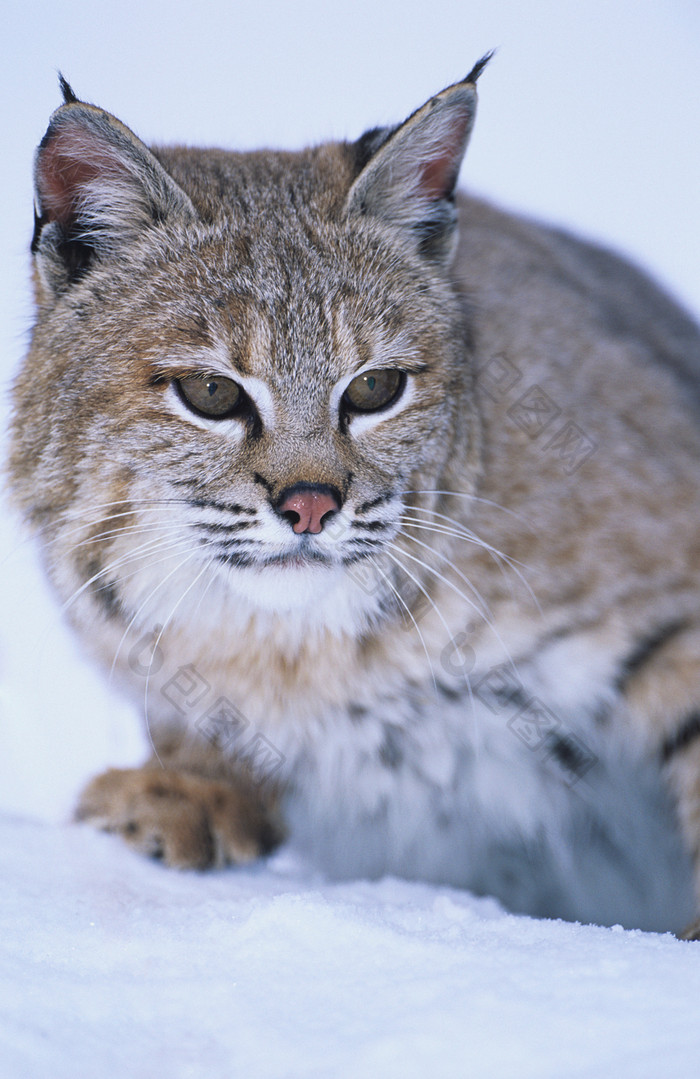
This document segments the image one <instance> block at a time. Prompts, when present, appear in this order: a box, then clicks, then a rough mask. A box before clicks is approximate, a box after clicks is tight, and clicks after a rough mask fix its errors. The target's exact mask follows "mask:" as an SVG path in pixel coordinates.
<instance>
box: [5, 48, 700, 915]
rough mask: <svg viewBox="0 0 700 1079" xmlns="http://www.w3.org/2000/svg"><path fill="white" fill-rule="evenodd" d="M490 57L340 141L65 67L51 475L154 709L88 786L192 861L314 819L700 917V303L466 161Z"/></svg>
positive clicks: (375, 860)
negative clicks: (158, 136)
mask: <svg viewBox="0 0 700 1079" xmlns="http://www.w3.org/2000/svg"><path fill="white" fill-rule="evenodd" d="M487 59H488V57H485V58H484V59H483V60H482V61H480V62H479V63H478V64H477V65H476V66H475V67H474V69H473V70H472V71H471V73H470V74H469V75H468V76H467V78H466V79H464V80H463V81H461V82H458V83H456V84H455V85H452V86H450V87H449V88H448V89H446V90H444V91H443V92H442V93H440V94H438V95H437V96H436V97H434V98H432V99H431V100H430V101H428V102H427V104H425V105H424V106H423V107H422V108H419V109H418V110H417V111H416V112H414V113H413V114H412V115H411V116H410V117H409V118H408V119H407V120H406V121H405V122H404V123H401V124H399V125H397V126H396V127H391V128H382V129H380V128H377V129H373V130H371V131H368V132H367V133H366V134H364V135H363V136H362V137H361V138H360V139H359V140H357V141H356V142H337V143H329V144H326V145H321V146H319V147H317V148H313V149H307V150H304V151H302V152H300V153H288V152H284V153H282V152H271V151H263V152H256V153H240V154H239V153H233V152H228V151H222V150H214V149H209V150H201V149H191V148H185V147H153V148H150V149H149V148H147V147H146V146H145V145H144V144H143V143H142V142H140V141H139V140H138V138H137V137H136V136H135V135H134V134H132V132H131V131H130V130H129V129H128V128H126V127H125V126H124V125H123V124H122V123H120V122H119V121H118V120H116V119H115V118H114V117H113V116H111V115H109V114H108V113H106V112H104V111H103V110H102V109H99V108H97V107H94V106H92V105H88V104H85V103H84V102H82V101H80V100H78V98H77V97H76V96H75V94H74V93H73V91H72V90H71V88H70V86H69V85H68V84H67V83H66V82H65V81H64V80H62V89H63V95H64V104H63V105H62V106H61V107H60V108H59V109H58V110H57V111H56V112H55V113H54V115H53V116H52V118H51V121H50V124H49V128H48V130H47V132H46V134H45V136H44V138H43V140H42V142H41V144H40V146H39V149H38V151H37V157H36V170H35V190H36V228H35V234H34V240H33V244H32V250H33V254H34V262H35V290H36V303H37V319H36V325H35V328H34V331H33V337H32V341H31V347H30V350H29V354H28V356H27V359H26V361H25V363H24V366H23V368H22V369H21V371H20V372H19V375H18V377H17V380H16V384H15V387H14V409H15V411H14V421H13V441H12V448H11V457H10V477H11V485H12V489H13V492H14V497H15V500H16V502H17V504H18V505H19V507H20V508H21V511H22V513H23V514H24V517H25V518H26V520H27V521H28V522H29V524H30V525H31V527H32V528H33V530H34V531H35V532H36V535H37V536H38V538H39V541H40V546H41V549H42V552H43V559H44V562H45V565H46V569H47V571H48V574H49V576H50V578H51V581H52V582H53V585H54V587H55V590H56V592H57V594H58V596H59V597H60V599H61V600H62V601H63V603H64V604H65V608H66V611H67V614H68V616H69V618H70V620H71V622H72V624H73V626H74V627H75V629H76V631H77V632H78V634H80V636H81V637H82V640H83V642H84V645H85V647H86V648H87V649H88V650H89V651H90V652H91V653H92V654H94V656H95V657H96V659H97V661H98V662H99V663H101V664H102V666H103V667H104V668H105V670H106V671H107V672H109V675H110V677H111V678H112V679H113V680H114V681H115V682H116V683H117V684H119V685H120V686H121V687H122V688H123V689H124V690H125V691H126V692H128V693H130V694H131V695H132V697H133V698H134V699H136V700H137V701H139V702H141V703H142V705H143V706H144V708H145V715H146V721H147V725H148V731H149V735H150V738H151V740H152V744H153V757H152V759H151V760H150V761H149V762H147V763H146V764H145V765H144V767H143V768H140V769H130V770H111V771H108V772H107V773H106V774H104V775H102V776H99V777H98V778H96V779H95V780H93V781H92V782H91V783H90V784H89V785H88V787H87V789H86V790H85V791H84V793H83V794H82V797H81V799H80V803H79V806H78V809H77V817H78V819H80V820H85V821H89V822H92V823H93V824H96V825H98V826H99V827H102V828H105V829H107V830H109V831H113V832H117V833H120V834H121V835H122V836H123V837H124V838H125V839H126V841H127V842H128V843H130V844H131V845H132V846H133V847H135V848H136V849H138V850H140V851H142V852H144V853H145V854H147V855H150V856H152V857H155V858H160V859H162V860H163V861H164V862H166V863H167V864H169V865H173V866H177V867H183V868H186V867H192V868H198V869H203V868H206V867H208V866H219V865H224V864H227V863H239V862H245V861H247V860H250V859H252V858H255V857H257V856H259V855H261V854H264V853H266V852H269V851H270V850H272V849H273V848H274V847H275V845H276V844H278V843H279V842H280V841H281V840H282V839H283V838H284V837H285V836H289V838H290V842H292V843H293V844H296V846H297V848H298V849H299V850H300V851H301V852H302V853H303V854H304V856H308V857H311V858H313V859H314V861H315V863H316V864H317V865H318V866H320V867H321V868H322V869H323V870H324V871H325V872H326V873H327V874H328V875H330V876H332V877H336V878H341V877H352V876H369V877H376V876H378V875H382V874H398V875H401V876H404V877H407V878H414V879H422V880H428V881H435V882H442V883H444V884H448V885H455V886H459V887H466V888H469V889H472V890H473V891H475V892H478V893H481V894H491V895H494V896H497V897H499V898H500V899H501V900H502V901H503V902H504V903H505V904H506V905H507V906H508V907H509V908H510V909H512V910H514V911H522V912H528V913H530V914H533V915H537V916H559V917H563V918H568V919H581V920H587V921H597V922H599V923H602V924H612V923H614V922H622V923H623V924H624V925H627V926H639V927H643V928H658V929H668V928H671V929H674V930H680V929H681V928H682V927H683V925H684V924H686V922H688V921H690V920H692V918H694V917H696V916H697V907H696V902H695V900H694V899H693V878H694V882H695V886H696V888H698V886H700V870H699V869H698V866H699V865H700V737H699V736H700V539H699V538H698V520H700V424H699V423H698V408H699V407H700V333H699V331H698V328H697V327H696V326H695V325H694V324H693V322H692V321H691V319H690V318H689V317H688V316H687V315H686V314H684V313H683V311H681V310H679V308H678V307H677V306H676V305H675V303H674V302H673V301H671V300H670V299H669V298H668V297H667V296H666V295H664V293H663V292H662V291H660V290H659V288H658V287H657V286H655V285H654V284H652V283H651V282H650V281H649V280H648V279H647V278H646V277H645V276H643V275H642V274H641V273H640V272H639V271H637V270H636V269H634V268H633V267H631V266H630V265H628V264H627V263H626V262H624V261H622V260H620V259H619V258H617V257H616V256H615V255H613V254H610V253H609V252H607V251H606V250H603V249H601V248H599V247H596V246H593V245H591V244H588V243H585V242H582V241H581V240H578V239H575V238H573V237H572V236H570V235H568V234H566V233H564V232H562V231H558V230H553V229H550V228H546V227H542V226H539V225H536V224H533V223H530V222H528V221H525V220H523V219H521V218H519V217H514V216H512V215H510V214H507V213H504V212H502V211H500V210H498V209H495V208H493V207H492V206H491V205H489V204H487V203H486V202H483V201H480V200H478V199H476V198H472V197H469V196H466V195H462V194H456V193H455V187H456V181H457V176H458V172H459V168H460V164H461V160H462V156H463V153H464V150H465V147H466V144H467V141H468V138H469V135H470V132H471V129H472V125H473V121H474V116H475V108H476V82H477V78H478V77H479V75H480V74H481V72H482V69H483V67H484V65H485V63H486V61H487ZM693 865H694V866H695V869H693ZM692 932H693V930H690V931H689V933H690V934H692Z"/></svg>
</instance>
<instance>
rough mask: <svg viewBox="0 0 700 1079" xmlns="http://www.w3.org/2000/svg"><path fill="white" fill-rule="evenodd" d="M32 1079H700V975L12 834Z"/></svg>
mask: <svg viewBox="0 0 700 1079" xmlns="http://www.w3.org/2000/svg"><path fill="white" fill-rule="evenodd" d="M0 846H1V848H2V851H3V854H2V861H3V864H2V873H3V881H4V889H3V897H2V907H1V911H2V913H1V914H0V918H1V919H2V922H1V931H2V938H3V941H4V947H3V953H4V954H3V956H2V959H1V960H0V962H1V964H2V967H1V971H2V974H1V982H0V984H2V986H3V988H2V989H1V990H0V992H1V993H2V999H1V1000H0V1015H1V1018H0V1045H2V1046H3V1049H2V1050H1V1052H2V1055H3V1057H4V1061H3V1067H4V1071H3V1075H6V1076H8V1077H9V1076H13V1077H15V1079H24V1077H26V1079H34V1077H38V1076H49V1075H50V1076H51V1077H52V1079H75V1077H76V1076H82V1075H85V1076H88V1075H90V1076H109V1077H111V1079H121V1077H125V1079H126V1077H127V1076H128V1077H130V1079H132V1077H133V1079H151V1077H155V1076H168V1077H169V1079H176V1077H178V1079H179V1077H182V1079H185V1077H187V1079H195V1077H197V1079H199V1077H202V1079H204V1077H207V1079H212V1077H218V1076H222V1077H223V1076H238V1075H240V1076H255V1077H256V1079H266V1077H270V1079H273V1077H274V1079H277V1077H280V1076H289V1077H292V1076H294V1077H299V1079H311V1077H315V1076H318V1077H328V1076H334V1077H341V1076H342V1077H348V1079H351V1077H353V1079H354V1077H357V1076H368V1077H369V1076H382V1077H385V1079H387V1077H392V1076H395V1077H397V1079H398V1077H401V1079H412V1077H414V1076H415V1077H417V1079H418V1077H423V1076H427V1075H432V1074H436V1075H439V1076H441V1077H443V1079H447V1077H452V1076H454V1077H455V1079H457V1077H459V1079H464V1077H466V1076H478V1077H488V1079H501V1077H503V1079H506V1077H514V1076H518V1077H519V1079H528V1077H532V1079H546V1077H551V1079H561V1077H562V1076H567V1077H574V1076H587V1077H590V1076H600V1077H601V1079H603V1077H604V1079H608V1077H610V1076H613V1075H619V1076H630V1077H631V1076H634V1077H635V1079H645V1077H648V1079H659V1076H662V1075H663V1076H665V1077H669V1076H688V1077H690V1076H691V1075H694V1074H697V1073H696V1071H695V1070H694V1068H693V1066H692V1062H693V1061H695V1062H697V1061H698V1060H699V1059H700V1024H698V1022H697V1000H698V999H699V998H700V958H699V957H698V949H697V948H696V947H695V945H693V944H688V943H684V942H681V941H677V940H676V939H675V938H673V937H671V936H660V935H655V934H645V933H641V932H636V931H625V930H616V929H612V930H610V929H599V928H597V927H594V926H580V925H571V924H567V923H564V922H538V921H535V920H533V919H527V918H519V917H515V916H513V915H508V914H505V913H503V912H502V911H501V910H499V908H498V907H497V905H496V904H495V903H494V902H493V901H491V900H479V899H475V898H473V897H471V896H469V895H466V894H464V893H459V892H456V891H452V890H450V889H446V888H434V887H428V886H424V885H419V884H407V883H404V882H400V881H396V880H385V881H382V882H379V883H362V882H357V883H351V884H345V885H328V884H324V883H323V882H321V881H318V880H315V879H314V876H313V874H312V873H311V872H310V871H309V870H308V869H304V867H301V866H299V865H296V864H294V862H293V861H291V859H290V858H289V856H288V855H285V854H284V853H282V854H280V855H278V856H277V857H276V858H274V859H272V861H271V862H270V864H269V865H268V866H267V867H258V868H255V869H249V870H237V871H233V870H232V871H228V872H224V873H219V874H216V875H210V876H199V875H197V874H189V873H169V872H167V871H166V870H163V869H161V868H160V867H158V866H156V865H151V864H148V863H145V862H140V861H138V860H137V859H135V858H134V857H133V855H131V854H130V853H129V852H128V851H127V850H126V849H124V848H122V847H121V846H120V845H119V844H118V843H117V841H116V840H115V839H113V838H112V837H107V836H101V835H97V834H93V833H91V832H89V831H87V830H84V829H78V828H75V829H67V828H58V827H48V826H39V825H36V824H28V823H24V824H22V823H20V822H11V821H8V822H5V823H3V824H2V825H0Z"/></svg>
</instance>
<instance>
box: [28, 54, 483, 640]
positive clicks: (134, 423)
mask: <svg viewBox="0 0 700 1079" xmlns="http://www.w3.org/2000/svg"><path fill="white" fill-rule="evenodd" d="M481 66H483V65H477V67H476V68H475V69H474V71H473V72H472V73H471V74H470V76H468V77H467V79H466V80H465V81H464V82H461V83H458V84H456V85H454V86H451V87H450V88H448V89H447V90H445V91H444V92H443V93H441V94H439V95H438V96H437V97H435V98H433V99H432V100H431V101H429V102H428V103H427V104H426V105H425V106H423V107H422V108H421V109H419V110H418V111H417V112H416V113H414V114H413V115H412V116H411V117H410V118H409V119H408V120H407V121H406V122H405V123H403V124H401V125H400V126H398V127H396V128H393V129H381V130H379V129H378V130H375V131H371V132H368V133H367V134H366V135H365V136H363V137H362V138H361V139H360V140H359V141H358V142H356V143H339V144H330V145H326V146H321V147H320V148H317V149H313V150H308V151H304V152H302V153H299V154H290V153H271V152H262V153H250V154H234V153H227V152H223V151H216V150H190V149H183V148H172V149H158V148H156V149H153V150H149V149H148V148H147V147H146V146H145V145H143V143H141V142H140V141H139V140H138V139H137V138H136V137H135V136H134V135H133V134H132V133H131V132H130V131H129V130H128V129H127V128H126V127H124V126H123V125H122V124H121V123H120V122H119V121H118V120H116V119H115V118H114V117H112V116H110V115H109V114H107V113H105V112H104V111H102V110H101V109H98V108H95V107H94V106H91V105H87V104H84V103H83V102H80V101H78V100H77V99H76V98H75V97H74V95H73V94H72V91H70V88H69V87H67V85H66V84H64V96H65V99H66V100H65V104H64V105H63V106H62V107H61V108H60V109H58V110H57V112H56V113H55V114H54V116H53V117H52V119H51V122H50V125H49V128H48V131H47V132H46V135H45V136H44V139H43V141H42V143H41V145H40V147H39V150H38V152H37V159H36V204H37V211H36V215H37V216H36V231H35V237H34V243H33V251H34V256H35V263H36V292H37V304H38V319H37V324H36V327H35V330H34V334H33V340H32V346H31V350H30V353H29V356H28V359H27V361H26V364H25V366H24V369H23V370H22V372H21V373H20V375H19V377H18V379H17V383H16V388H15V404H16V411H15V421H14V444H13V453H12V462H11V471H12V476H13V482H14V487H15V491H16V493H17V495H18V497H19V499H20V501H21V503H22V505H23V507H24V510H25V513H26V514H27V515H28V516H29V517H30V518H31V519H32V520H33V522H34V523H35V525H36V526H37V527H39V528H40V529H41V530H42V537H43V541H44V544H45V549H46V552H47V561H48V564H49V567H50V570H51V573H52V576H53V579H54V581H55V582H56V583H57V585H58V587H59V590H60V591H61V593H62V594H63V595H64V596H65V597H71V596H75V595H76V593H77V594H78V601H77V602H78V604H82V606H83V609H84V611H85V615H86V616H87V615H88V611H89V612H91V617H93V618H94V617H95V616H96V615H97V614H101V615H102V616H108V617H111V618H119V617H121V618H122V619H123V620H132V621H133V622H134V623H135V624H136V625H138V624H140V623H143V624H147V623H152V621H153V620H154V619H158V620H159V621H160V622H161V623H162V622H163V621H164V620H165V619H168V618H173V619H176V618H178V617H179V616H180V614H183V615H184V614H186V613H188V616H190V617H191V614H192V610H193V605H195V604H201V603H202V602H203V597H204V594H205V593H206V594H207V595H208V596H209V597H212V596H214V595H217V596H220V595H222V594H224V595H227V596H231V597H233V599H234V602H235V603H236V604H238V605H239V606H240V607H241V608H243V609H247V608H252V609H255V608H264V609H267V610H268V611H280V612H289V611H290V610H296V611H306V612H308V613H309V616H310V617H313V618H317V619H318V618H320V619H321V621H322V622H323V623H324V624H328V625H334V624H336V623H337V624H341V623H344V624H347V618H348V617H349V616H351V617H352V618H354V619H355V621H356V624H361V623H362V622H363V620H364V623H365V624H366V623H367V621H368V620H369V621H371V620H372V619H375V618H377V617H381V616H382V615H383V614H386V613H387V612H389V611H394V612H395V611H396V610H397V609H400V606H401V605H404V606H405V605H406V604H407V603H410V602H411V600H410V597H409V598H407V596H409V593H411V590H412V589H413V590H414V591H415V590H419V589H421V588H422V585H421V580H422V576H423V575H422V570H421V567H420V564H419V562H416V563H415V565H414V564H413V563H412V562H411V561H409V558H408V557H407V556H406V555H405V553H404V551H403V547H402V530H405V528H406V527H410V517H411V516H413V517H414V520H420V517H419V516H418V515H419V514H421V513H425V512H427V511H428V510H430V509H434V508H435V507H436V505H437V504H438V502H439V500H440V498H441V497H442V495H441V494H440V493H439V492H441V491H442V490H443V488H445V486H446V485H447V484H448V479H447V477H448V475H450V474H452V472H454V471H455V470H456V471H457V473H459V472H461V476H460V479H459V486H460V488H461V489H462V490H465V489H466V490H469V489H473V483H474V474H475V462H476V447H477V443H478V430H477V422H476V417H475V414H474V407H473V401H472V396H471V381H470V374H469V370H468V356H467V338H468V334H467V326H466V319H465V312H464V303H463V301H462V300H461V299H460V298H459V297H458V295H457V293H456V290H455V289H454V287H453V285H452V283H451V281H450V276H449V264H450V259H451V255H452V252H453V249H454V244H455V239H456V211H455V206H454V200H453V196H454V189H455V184H456V180H457V174H458V171H459V165H460V162H461V158H462V155H463V153H464V149H465V146H466V143H467V140H468V137H469V133H470V130H471V127H472V123H473V118H474V111H475V103H476V90H475V83H476V78H477V76H478V74H479V73H480V71H481ZM401 567H403V568H401ZM407 581H413V585H410V586H409V587H408V589H406V587H405V586H406V582H407ZM178 612H180V614H179V613H178Z"/></svg>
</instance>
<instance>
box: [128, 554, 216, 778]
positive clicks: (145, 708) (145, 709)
mask: <svg viewBox="0 0 700 1079" xmlns="http://www.w3.org/2000/svg"><path fill="white" fill-rule="evenodd" d="M212 563H213V558H210V559H209V561H208V562H205V564H204V565H203V566H202V568H201V570H200V571H199V573H198V574H197V576H196V577H195V578H194V580H193V581H190V583H189V585H188V586H187V588H186V589H185V591H184V592H183V593H182V595H181V596H180V598H179V600H178V601H177V603H176V604H175V606H174V607H173V608H172V610H171V611H170V614H169V615H168V617H167V618H166V619H165V621H164V622H163V624H162V626H161V627H160V631H159V633H158V636H157V637H156V640H155V643H154V645H153V652H152V656H155V654H156V649H157V648H158V645H159V644H160V642H161V640H162V638H163V634H164V633H165V630H166V629H167V627H168V626H169V625H170V623H171V621H172V620H173V618H174V617H175V612H176V611H177V609H178V607H179V606H180V604H181V603H182V602H183V600H184V599H185V596H187V594H188V593H189V592H190V591H191V590H192V589H193V588H194V586H195V585H196V584H197V583H198V581H199V580H200V578H201V577H202V575H203V574H204V573H205V572H206V571H207V570H208V569H209V568H210V567H211V565H212ZM183 564H184V563H183ZM179 568H180V567H179V566H178V569H179ZM165 579H166V580H167V578H165ZM151 666H152V662H151V663H149V665H148V672H147V674H146V685H145V687H144V691H143V712H144V718H145V720H146V729H147V730H148V737H149V740H150V742H151V745H152V746H153V752H154V753H155V755H156V757H157V759H158V761H159V763H160V765H161V767H164V765H163V762H162V761H161V759H160V757H159V756H158V750H157V749H156V747H155V743H154V741H153V737H152V735H151V724H150V720H149V718H148V687H149V685H150V681H151Z"/></svg>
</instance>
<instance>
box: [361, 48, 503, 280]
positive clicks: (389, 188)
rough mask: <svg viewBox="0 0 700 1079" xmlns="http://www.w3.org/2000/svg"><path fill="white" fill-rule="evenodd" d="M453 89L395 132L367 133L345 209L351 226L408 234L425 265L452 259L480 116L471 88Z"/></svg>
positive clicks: (469, 85)
mask: <svg viewBox="0 0 700 1079" xmlns="http://www.w3.org/2000/svg"><path fill="white" fill-rule="evenodd" d="M487 62H488V57H486V56H485V57H484V58H483V59H482V60H480V61H479V63H478V64H476V65H475V67H474V69H473V72H472V76H471V79H470V77H468V78H467V79H465V80H464V81H463V82H459V83H455V84H454V85H453V86H448V87H447V89H446V90H443V91H442V93H440V94H438V95H437V96H436V97H434V98H431V99H430V101H428V102H426V104H425V105H423V106H422V107H421V108H419V109H417V110H416V112H414V113H412V114H411V116H409V118H408V119H407V120H406V121H405V122H404V123H403V124H400V125H399V126H398V127H396V128H384V129H382V128H378V129H375V130H373V131H369V132H367V134H365V135H363V136H362V138H361V139H359V140H358V142H357V143H355V163H356V167H357V168H358V169H359V170H360V171H359V175H357V176H356V178H355V181H354V183H353V185H352V187H351V188H350V191H349V193H348V197H347V199H346V203H345V212H346V214H347V216H348V218H350V219H352V218H353V217H373V218H375V219H376V220H378V221H382V222H383V223H384V224H386V225H389V226H391V227H392V228H394V229H396V230H397V235H400V234H401V233H403V238H404V240H405V241H406V242H408V243H409V244H411V246H413V247H414V249H416V250H417V251H418V252H419V254H421V255H422V256H423V257H425V258H427V259H430V260H432V261H433V262H435V263H442V264H443V265H446V264H447V263H448V262H449V259H450V258H451V255H452V252H453V251H454V245H455V240H456V224H457V211H456V209H455V205H454V191H455V186H456V184H457V177H458V174H459V168H460V164H461V162H462V157H463V155H464V151H465V149H466V146H467V142H468V141H469V135H470V132H471V129H472V125H473V122H474V115H475V112H476V86H475V83H474V80H475V79H476V78H477V77H478V75H479V74H480V72H481V71H482V70H483V68H484V67H485V65H486V63H487Z"/></svg>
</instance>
